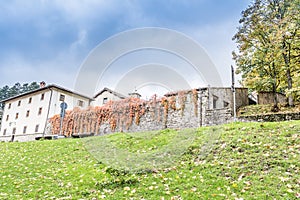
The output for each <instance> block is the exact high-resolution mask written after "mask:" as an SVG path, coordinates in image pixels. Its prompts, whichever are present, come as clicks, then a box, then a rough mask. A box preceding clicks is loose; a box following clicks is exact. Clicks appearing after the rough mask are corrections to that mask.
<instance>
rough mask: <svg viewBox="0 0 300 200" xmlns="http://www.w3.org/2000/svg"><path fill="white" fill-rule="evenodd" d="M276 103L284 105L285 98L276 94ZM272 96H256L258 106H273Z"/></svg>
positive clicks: (265, 94)
mask: <svg viewBox="0 0 300 200" xmlns="http://www.w3.org/2000/svg"><path fill="white" fill-rule="evenodd" d="M276 96H277V100H278V103H281V104H285V103H287V98H286V96H285V95H284V94H281V93H276ZM274 97H275V96H274V94H273V93H272V92H260V93H258V95H257V103H258V104H262V105H265V104H273V103H274Z"/></svg>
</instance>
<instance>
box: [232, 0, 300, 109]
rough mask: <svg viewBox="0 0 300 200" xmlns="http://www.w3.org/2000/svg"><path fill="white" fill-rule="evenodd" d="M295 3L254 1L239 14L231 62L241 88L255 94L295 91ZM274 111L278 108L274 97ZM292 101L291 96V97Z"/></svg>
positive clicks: (298, 14) (298, 7)
mask: <svg viewBox="0 0 300 200" xmlns="http://www.w3.org/2000/svg"><path fill="white" fill-rule="evenodd" d="M299 2H300V1H299V0H255V1H254V2H253V3H252V4H251V5H249V7H248V8H247V9H246V10H245V11H243V12H242V18H241V19H240V27H239V28H238V31H237V33H236V34H235V35H234V37H233V40H235V41H236V43H237V47H238V52H233V58H234V60H235V61H236V64H237V66H238V70H237V72H238V73H241V74H242V79H243V84H244V85H245V86H247V87H249V88H252V89H254V90H257V91H263V90H264V91H272V92H274V93H276V92H285V93H287V94H288V97H289V105H290V106H292V105H293V104H294V103H293V98H292V97H293V95H292V93H293V92H291V91H294V90H295V88H297V87H299V82H298V80H295V79H298V77H299V44H300V42H299V38H300V35H299V34H300V33H299V30H300V24H299V21H300V12H299V10H300V3H299ZM274 97H275V98H274V110H276V109H277V108H278V106H277V103H278V102H277V99H276V95H274ZM294 97H295V95H294Z"/></svg>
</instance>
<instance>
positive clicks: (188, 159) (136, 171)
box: [0, 121, 300, 200]
mask: <svg viewBox="0 0 300 200" xmlns="http://www.w3.org/2000/svg"><path fill="white" fill-rule="evenodd" d="M87 149H88V150H89V151H87ZM0 152H1V154H0V199H103V198H105V199H174V200H175V199H297V198H300V163H299V161H300V121H289V122H280V123H232V124H227V125H223V126H217V127H210V128H208V127H204V128H199V129H197V130H191V129H187V130H178V131H175V130H163V131H154V132H147V133H134V134H133V133H116V134H111V135H107V136H105V137H93V138H84V139H61V140H53V141H34V142H26V143H18V142H16V143H0ZM115 156H116V157H115ZM154 161H155V162H154ZM151 162H152V163H151Z"/></svg>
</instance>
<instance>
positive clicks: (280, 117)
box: [239, 112, 300, 122]
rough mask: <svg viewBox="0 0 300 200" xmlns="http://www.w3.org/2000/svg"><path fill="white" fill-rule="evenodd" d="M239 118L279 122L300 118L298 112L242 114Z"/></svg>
mask: <svg viewBox="0 0 300 200" xmlns="http://www.w3.org/2000/svg"><path fill="white" fill-rule="evenodd" d="M239 119H240V120H242V121H259V122H279V121H288V120H300V112H299V113H277V114H264V115H253V116H242V117H239Z"/></svg>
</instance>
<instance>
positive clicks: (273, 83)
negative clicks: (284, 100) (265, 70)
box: [271, 63, 279, 112]
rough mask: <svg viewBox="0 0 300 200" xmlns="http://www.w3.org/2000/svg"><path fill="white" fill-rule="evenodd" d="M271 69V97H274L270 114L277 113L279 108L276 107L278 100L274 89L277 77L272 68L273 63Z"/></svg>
mask: <svg viewBox="0 0 300 200" xmlns="http://www.w3.org/2000/svg"><path fill="white" fill-rule="evenodd" d="M272 65H273V66H272V68H273V70H274V71H273V76H274V77H273V81H272V92H273V95H274V105H273V107H272V109H271V111H272V112H278V111H279V107H278V98H277V87H276V76H277V73H276V69H275V66H274V63H273V64H272Z"/></svg>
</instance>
